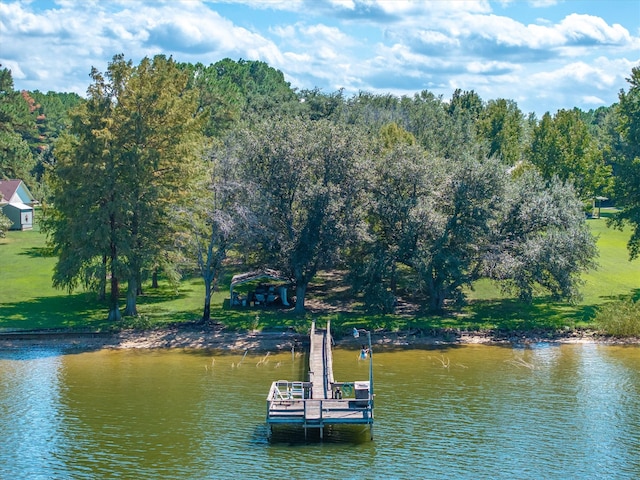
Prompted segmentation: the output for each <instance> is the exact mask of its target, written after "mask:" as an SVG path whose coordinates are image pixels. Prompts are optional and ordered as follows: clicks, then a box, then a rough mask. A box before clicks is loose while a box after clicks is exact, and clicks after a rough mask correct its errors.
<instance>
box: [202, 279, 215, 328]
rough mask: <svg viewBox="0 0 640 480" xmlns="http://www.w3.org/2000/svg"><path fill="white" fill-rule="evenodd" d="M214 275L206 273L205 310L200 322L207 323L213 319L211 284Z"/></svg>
mask: <svg viewBox="0 0 640 480" xmlns="http://www.w3.org/2000/svg"><path fill="white" fill-rule="evenodd" d="M212 283H213V276H209V275H204V311H203V312H202V318H201V319H200V323H206V322H208V321H209V320H211V285H212Z"/></svg>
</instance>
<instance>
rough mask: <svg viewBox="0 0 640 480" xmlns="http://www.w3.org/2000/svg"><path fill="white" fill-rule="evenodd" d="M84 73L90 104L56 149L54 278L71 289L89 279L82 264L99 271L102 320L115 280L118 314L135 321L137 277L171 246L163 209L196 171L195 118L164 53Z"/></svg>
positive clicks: (198, 140) (179, 75)
mask: <svg viewBox="0 0 640 480" xmlns="http://www.w3.org/2000/svg"><path fill="white" fill-rule="evenodd" d="M91 76H92V79H93V84H92V85H91V86H90V87H89V90H88V97H89V98H88V100H87V102H86V103H85V104H83V105H81V106H80V107H79V108H78V109H76V110H75V111H74V112H73V114H72V121H73V126H72V129H71V133H70V134H69V135H67V136H65V137H64V139H63V140H62V141H61V142H60V144H59V145H58V148H57V156H58V162H57V165H56V169H55V173H56V176H55V180H54V198H55V213H54V214H53V215H52V216H51V219H52V221H51V227H52V232H53V233H52V241H53V244H54V245H55V248H56V251H57V252H58V254H59V256H60V257H59V261H58V264H57V265H56V271H55V277H54V281H55V283H56V284H57V285H59V286H66V287H68V288H73V287H75V286H76V284H77V282H78V279H80V278H91V279H92V282H93V281H95V278H96V276H95V275H94V273H93V271H94V270H93V268H90V266H93V265H96V264H100V265H105V266H106V265H108V268H109V271H110V275H109V276H110V279H111V301H110V309H109V310H110V311H109V317H110V318H112V319H118V318H119V317H120V312H119V308H118V293H119V281H120V279H123V278H124V279H126V280H127V284H128V285H127V286H128V288H127V305H126V309H125V315H135V314H136V313H137V311H136V310H137V307H136V299H137V294H138V292H139V291H140V288H141V280H142V275H143V272H144V271H145V269H150V268H155V267H156V266H157V265H158V264H162V262H161V261H159V260H158V258H159V257H161V256H162V254H163V250H164V249H165V247H168V246H169V245H172V244H173V236H172V232H175V227H174V225H173V224H172V223H171V221H170V218H171V216H170V211H171V210H172V209H174V208H178V207H179V206H180V205H181V203H182V202H183V200H184V199H185V198H186V196H185V194H186V192H189V190H190V188H191V187H192V185H193V182H194V181H195V180H197V179H198V176H199V175H200V172H201V168H200V166H201V151H202V147H203V140H202V135H201V132H202V129H203V126H204V115H197V98H196V92H195V91H193V90H189V89H188V88H187V80H188V75H187V74H186V73H185V72H183V71H182V70H180V69H179V68H178V67H177V65H176V64H175V62H174V61H173V60H172V59H167V58H166V57H164V56H156V57H154V58H153V59H148V58H145V59H143V60H142V61H141V62H140V64H139V65H138V66H133V64H132V62H131V61H125V60H124V58H123V56H122V55H116V56H115V57H114V58H113V61H112V62H111V63H110V64H109V67H108V69H107V72H106V74H105V75H103V74H102V73H100V72H98V71H97V70H95V69H94V70H93V71H92V73H91ZM105 268H106V267H105ZM88 273H89V274H90V275H87V274H88ZM85 283H87V282H85Z"/></svg>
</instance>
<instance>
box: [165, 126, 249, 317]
mask: <svg viewBox="0 0 640 480" xmlns="http://www.w3.org/2000/svg"><path fill="white" fill-rule="evenodd" d="M234 141H235V136H234V134H233V133H230V134H229V135H228V136H227V137H226V139H225V142H222V143H221V144H219V145H217V146H216V147H215V148H214V149H213V150H212V152H211V154H210V156H209V163H208V169H209V175H208V177H207V178H206V179H205V182H204V183H205V184H204V185H203V186H202V188H199V189H198V190H197V195H194V196H193V198H192V201H191V202H190V203H189V205H188V206H186V207H185V208H183V209H180V210H178V211H176V221H177V222H179V224H180V225H184V228H182V229H181V232H180V233H179V234H178V236H177V239H176V240H177V242H176V243H177V247H178V251H180V252H181V253H182V254H183V258H184V260H183V262H184V264H186V265H193V267H194V269H195V270H197V271H198V272H199V273H200V276H201V277H202V279H203V281H204V289H205V295H204V308H203V313H202V317H201V322H202V323H205V322H208V321H209V320H210V319H211V296H212V294H213V292H214V290H215V289H216V287H217V286H218V280H219V278H220V275H221V274H222V270H223V262H224V260H225V259H226V258H227V255H228V253H229V251H230V250H231V249H232V248H237V249H238V250H239V251H243V250H244V248H243V247H246V248H247V249H249V248H250V247H252V246H253V241H252V239H254V238H258V236H259V234H260V231H261V226H260V225H259V223H258V222H257V220H256V215H255V213H254V212H253V209H252V201H251V199H250V197H249V192H250V190H249V188H248V186H249V183H248V182H246V181H244V180H243V178H242V176H241V175H240V172H241V169H240V168H238V161H239V159H238V158H237V157H236V156H235V155H234V153H233V150H234V147H235V146H236V145H235V143H234ZM194 193H195V192H194Z"/></svg>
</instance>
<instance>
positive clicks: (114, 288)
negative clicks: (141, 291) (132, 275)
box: [107, 274, 122, 322]
mask: <svg viewBox="0 0 640 480" xmlns="http://www.w3.org/2000/svg"><path fill="white" fill-rule="evenodd" d="M119 296H120V286H119V285H118V279H117V278H116V277H115V276H114V275H113V274H112V275H111V296H110V299H109V316H108V317H107V318H108V320H109V321H114V322H118V321H120V320H122V315H121V314H120V308H119V307H118V297H119Z"/></svg>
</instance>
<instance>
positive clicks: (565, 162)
mask: <svg viewBox="0 0 640 480" xmlns="http://www.w3.org/2000/svg"><path fill="white" fill-rule="evenodd" d="M528 160H529V161H530V162H531V163H532V164H533V165H535V167H536V168H537V169H538V171H539V172H540V173H541V174H542V176H543V177H544V178H545V179H547V180H551V179H552V178H553V177H558V178H559V179H560V180H562V181H565V182H570V183H571V184H572V185H573V186H574V188H575V190H576V193H577V195H578V197H579V198H580V199H581V200H582V201H583V202H585V203H590V202H591V200H592V199H593V198H594V197H595V196H596V195H602V194H603V193H606V191H607V188H608V185H609V184H610V181H611V167H610V166H608V165H605V163H604V158H603V155H602V151H601V150H600V149H599V148H598V143H597V141H596V139H595V138H594V137H593V135H592V134H591V133H590V132H589V128H588V126H587V124H586V123H585V122H584V121H583V120H582V118H581V113H580V111H579V110H559V111H558V112H557V113H556V115H555V116H553V117H552V116H551V115H550V114H549V113H545V114H544V116H543V117H542V120H541V121H540V123H539V124H538V125H537V126H536V127H535V128H534V129H533V133H532V138H531V145H530V148H529V150H528Z"/></svg>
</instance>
